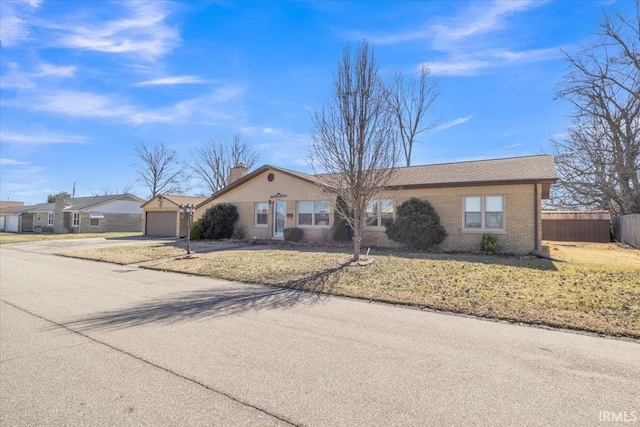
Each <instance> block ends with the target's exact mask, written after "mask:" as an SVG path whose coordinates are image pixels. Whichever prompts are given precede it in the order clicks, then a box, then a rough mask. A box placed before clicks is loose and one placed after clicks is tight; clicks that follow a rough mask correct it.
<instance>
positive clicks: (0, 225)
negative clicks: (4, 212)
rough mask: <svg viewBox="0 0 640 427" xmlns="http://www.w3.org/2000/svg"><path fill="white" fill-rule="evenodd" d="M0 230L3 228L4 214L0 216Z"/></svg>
mask: <svg viewBox="0 0 640 427" xmlns="http://www.w3.org/2000/svg"><path fill="white" fill-rule="evenodd" d="M0 230H4V216H0Z"/></svg>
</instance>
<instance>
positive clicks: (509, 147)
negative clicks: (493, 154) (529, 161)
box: [498, 142, 523, 150]
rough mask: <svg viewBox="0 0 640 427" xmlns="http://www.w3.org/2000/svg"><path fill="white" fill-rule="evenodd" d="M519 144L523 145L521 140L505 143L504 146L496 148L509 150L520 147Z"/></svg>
mask: <svg viewBox="0 0 640 427" xmlns="http://www.w3.org/2000/svg"><path fill="white" fill-rule="evenodd" d="M521 145H523V143H522V142H518V143H517V144H512V145H507V146H506V147H500V148H498V150H509V149H511V148H516V147H520V146H521Z"/></svg>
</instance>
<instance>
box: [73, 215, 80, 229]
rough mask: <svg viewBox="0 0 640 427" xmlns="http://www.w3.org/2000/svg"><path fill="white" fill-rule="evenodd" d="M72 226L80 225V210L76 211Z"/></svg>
mask: <svg viewBox="0 0 640 427" xmlns="http://www.w3.org/2000/svg"><path fill="white" fill-rule="evenodd" d="M71 226H72V227H80V212H74V214H73V220H72V222H71Z"/></svg>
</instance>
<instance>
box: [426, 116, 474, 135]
mask: <svg viewBox="0 0 640 427" xmlns="http://www.w3.org/2000/svg"><path fill="white" fill-rule="evenodd" d="M472 117H473V116H467V117H458V118H457V119H454V120H451V121H448V122H446V123H443V124H441V125H438V126H436V127H434V128H433V129H431V130H430V131H429V133H431V134H434V133H438V132H442V131H443V130H447V129H449V128H452V127H454V126H458V125H461V124H463V123H465V122H467V121H468V120H470V119H471V118H472Z"/></svg>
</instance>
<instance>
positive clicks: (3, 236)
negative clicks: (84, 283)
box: [0, 232, 142, 244]
mask: <svg viewBox="0 0 640 427" xmlns="http://www.w3.org/2000/svg"><path fill="white" fill-rule="evenodd" d="M133 236H142V233H67V234H48V233H4V232H1V233H0V244H3V243H25V242H42V241H44V240H66V239H95V238H97V237H102V238H105V239H109V238H111V239H115V238H121V237H133Z"/></svg>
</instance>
